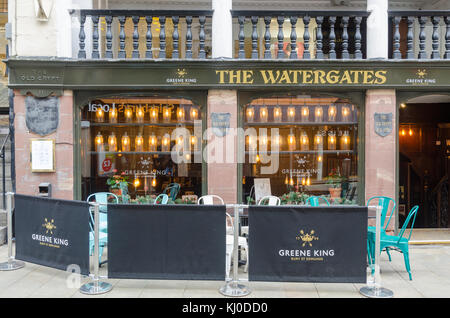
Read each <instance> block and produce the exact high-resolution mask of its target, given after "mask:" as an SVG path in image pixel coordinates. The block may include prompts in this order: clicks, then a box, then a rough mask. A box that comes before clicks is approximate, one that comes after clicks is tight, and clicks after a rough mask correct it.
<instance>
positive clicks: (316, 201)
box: [305, 196, 330, 206]
mask: <svg viewBox="0 0 450 318" xmlns="http://www.w3.org/2000/svg"><path fill="white" fill-rule="evenodd" d="M320 199H322V200H323V201H325V203H326V204H327V206H329V205H330V202H328V200H327V198H325V197H324V196H310V197H309V198H308V199H307V200H306V202H305V204H306V205H310V206H320Z"/></svg>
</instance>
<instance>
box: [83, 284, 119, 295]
mask: <svg viewBox="0 0 450 318" xmlns="http://www.w3.org/2000/svg"><path fill="white" fill-rule="evenodd" d="M111 289H112V285H111V284H109V283H106V282H100V281H93V282H90V283H87V284H84V285H82V286H81V287H80V293H82V294H86V295H99V294H104V293H107V292H109V291H110V290H111Z"/></svg>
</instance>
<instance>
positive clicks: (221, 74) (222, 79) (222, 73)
mask: <svg viewBox="0 0 450 318" xmlns="http://www.w3.org/2000/svg"><path fill="white" fill-rule="evenodd" d="M225 73H228V71H216V75H217V74H219V84H224V83H225Z"/></svg>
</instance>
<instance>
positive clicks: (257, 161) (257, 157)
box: [255, 154, 260, 163]
mask: <svg viewBox="0 0 450 318" xmlns="http://www.w3.org/2000/svg"><path fill="white" fill-rule="evenodd" d="M259 160H260V159H259V155H258V154H256V159H255V161H256V163H259Z"/></svg>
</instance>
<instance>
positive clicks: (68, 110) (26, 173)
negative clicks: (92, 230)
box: [14, 91, 74, 200]
mask: <svg viewBox="0 0 450 318" xmlns="http://www.w3.org/2000/svg"><path fill="white" fill-rule="evenodd" d="M14 94H15V97H14V112H15V120H14V129H15V150H16V151H15V167H16V192H17V193H20V194H27V195H36V194H37V193H38V190H39V189H38V186H39V184H40V183H42V182H49V183H51V184H52V197H53V198H59V199H68V200H73V193H74V191H73V186H74V183H73V142H74V140H73V96H72V91H64V94H63V96H61V97H59V101H60V103H59V123H58V127H57V129H56V132H53V133H51V134H49V135H47V136H39V135H37V134H34V133H32V132H30V131H29V130H28V128H27V125H26V122H25V113H26V111H25V98H26V96H24V95H21V94H20V92H19V91H15V92H14ZM32 138H45V139H54V140H55V170H56V171H55V172H31V162H30V147H31V139H32Z"/></svg>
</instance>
